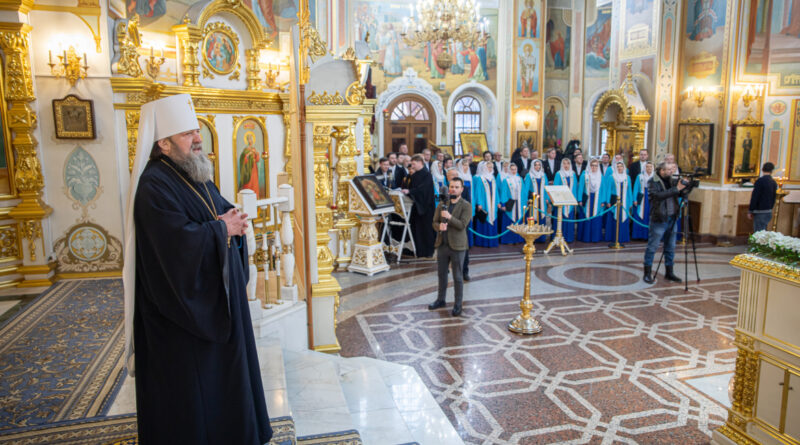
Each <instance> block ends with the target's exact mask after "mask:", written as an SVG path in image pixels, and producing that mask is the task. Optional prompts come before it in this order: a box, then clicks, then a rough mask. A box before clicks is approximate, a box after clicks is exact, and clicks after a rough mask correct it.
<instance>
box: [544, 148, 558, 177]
mask: <svg viewBox="0 0 800 445" xmlns="http://www.w3.org/2000/svg"><path fill="white" fill-rule="evenodd" d="M557 155H558V152H557V151H556V149H555V148H550V149H549V150H547V158H545V160H544V162H542V164H544V165H543V167H544V174H545V176H547V182H548V184H552V183H553V181H554V180H555V179H556V172H558V171H559V170H561V160H560V159H558V156H557Z"/></svg>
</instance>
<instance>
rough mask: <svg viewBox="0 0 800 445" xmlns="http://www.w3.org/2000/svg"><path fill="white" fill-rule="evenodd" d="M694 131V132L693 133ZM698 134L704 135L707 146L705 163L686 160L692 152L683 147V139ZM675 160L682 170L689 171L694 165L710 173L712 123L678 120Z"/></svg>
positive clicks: (712, 162) (711, 165)
mask: <svg viewBox="0 0 800 445" xmlns="http://www.w3.org/2000/svg"><path fill="white" fill-rule="evenodd" d="M693 132H694V133H693ZM698 132H699V134H700V135H702V136H705V137H706V141H705V144H706V146H707V148H708V150H707V152H706V153H705V154H706V158H707V159H706V163H705V165H695V164H696V163H692V162H687V161H689V160H690V158H691V156H692V153H691V150H690V148H688V147H685V146H684V144H683V140H684V139H685V138H687V137H688V136H689V135H692V134H698ZM675 160H676V161H677V162H678V168H680V169H681V171H682V172H686V173H690V172H693V171H694V170H695V168H696V167H700V168H704V169H706V171H707V172H708V174H711V172H712V171H713V166H714V124H713V123H711V122H680V123H678V135H677V140H676V141H675Z"/></svg>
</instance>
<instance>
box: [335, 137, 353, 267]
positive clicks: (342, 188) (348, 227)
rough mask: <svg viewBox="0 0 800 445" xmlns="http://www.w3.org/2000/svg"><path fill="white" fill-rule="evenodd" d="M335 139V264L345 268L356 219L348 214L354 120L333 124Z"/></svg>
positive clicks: (348, 260) (349, 253)
mask: <svg viewBox="0 0 800 445" xmlns="http://www.w3.org/2000/svg"><path fill="white" fill-rule="evenodd" d="M334 129H335V131H334V132H333V137H334V138H335V139H336V209H337V210H338V212H337V213H338V214H337V218H336V224H335V228H336V230H337V238H338V239H337V241H338V244H339V248H338V252H337V258H336V264H337V267H338V268H339V270H347V266H349V265H350V257H351V253H352V249H351V244H352V242H351V240H352V232H353V228H354V227H355V226H356V220H355V219H354V218H353V216H352V215H351V214H350V200H349V188H350V187H349V183H350V180H351V179H352V178H353V177H354V176H356V175H357V174H358V172H357V169H356V155H358V148H357V147H356V135H355V129H356V125H355V122H351V123H349V124H347V125H336V126H334Z"/></svg>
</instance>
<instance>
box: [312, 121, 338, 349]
mask: <svg viewBox="0 0 800 445" xmlns="http://www.w3.org/2000/svg"><path fill="white" fill-rule="evenodd" d="M312 111H313V110H312V107H307V108H306V117H307V121H308V122H310V123H311V124H312V128H313V129H312V132H311V133H312V137H313V162H314V164H313V167H314V217H315V221H316V241H317V245H316V260H317V279H316V282H315V283H313V284H312V285H311V298H312V299H313V307H314V312H313V320H312V324H313V326H314V339H313V344H314V350H316V351H322V352H338V351H339V350H341V346H340V345H339V341H338V340H337V338H336V310H337V309H338V307H339V291H340V290H341V289H342V288H341V287H340V286H339V282H338V281H336V278H334V277H333V276H332V275H331V272H333V260H334V258H333V253H332V252H331V249H330V247H329V245H328V244H329V243H330V241H331V236H330V231H331V230H332V229H333V210H332V209H331V207H332V205H333V188H332V186H331V184H332V183H331V176H332V175H331V168H330V150H331V133H332V130H333V127H332V125H331V124H329V123H323V122H321V121H316V120H315V119H314V118H313V117H312V116H310V114H311V113H312Z"/></svg>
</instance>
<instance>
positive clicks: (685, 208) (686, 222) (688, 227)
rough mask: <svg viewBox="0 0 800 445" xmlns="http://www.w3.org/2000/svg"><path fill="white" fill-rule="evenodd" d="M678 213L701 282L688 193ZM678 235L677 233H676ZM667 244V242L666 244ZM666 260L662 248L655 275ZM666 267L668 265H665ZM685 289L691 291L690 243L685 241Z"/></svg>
mask: <svg viewBox="0 0 800 445" xmlns="http://www.w3.org/2000/svg"><path fill="white" fill-rule="evenodd" d="M678 215H679V218H680V219H681V222H682V224H683V231H682V233H683V236H684V238H689V241H690V242H691V243H692V257H693V258H694V273H695V276H696V277H697V282H698V283H699V282H700V269H699V268H698V267H697V247H696V246H695V244H694V232H693V231H692V215H691V212H690V211H689V196H688V195H686V196H684V197H683V198H681V206H680V208H679V209H678ZM677 225H678V221H677V220H676V221H675V227H676V228H677ZM674 235H675V236H676V237H677V233H675V234H674ZM665 245H666V244H665ZM663 260H664V250H663V249H662V250H661V258H659V259H658V265H657V266H656V270H655V272H653V276H654V277H656V276H658V270H659V269H660V268H661V261H663ZM665 267H666V266H665ZM683 290H684V292H688V291H689V243H686V242H684V243H683Z"/></svg>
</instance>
